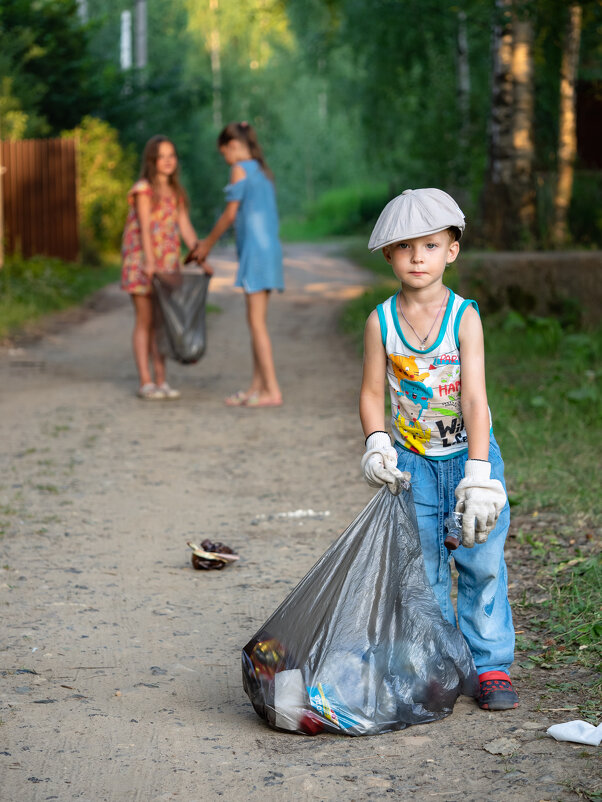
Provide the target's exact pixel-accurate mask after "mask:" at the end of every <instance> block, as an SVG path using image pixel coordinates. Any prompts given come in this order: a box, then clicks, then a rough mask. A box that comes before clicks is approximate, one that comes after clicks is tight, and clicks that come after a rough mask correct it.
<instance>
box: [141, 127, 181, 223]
mask: <svg viewBox="0 0 602 802" xmlns="http://www.w3.org/2000/svg"><path fill="white" fill-rule="evenodd" d="M163 142H168V143H169V144H170V145H171V146H172V147H173V149H174V152H175V154H176V159H177V160H178V161H177V166H176V169H175V170H174V172H173V173H172V175H170V176H169V179H168V183H169V186H170V187H171V188H172V189H173V191H174V193H175V196H176V199H177V201H178V203H183V204H184V206H185V207H186V208H188V195H187V194H186V190H185V189H184V187H183V186H182V184H181V183H180V159H179V157H178V151H177V148H176V146H175V144H174V143H173V142H172V141H171V139H169V137H166V136H163V134H156V135H155V136H151V138H150V139H149V140H148V142H147V143H146V145H145V146H144V152H143V153H142V164H141V165H140V178H146V180H147V181H148V182H149V184H150V185H151V187H152V188H153V191H154V189H155V179H156V177H157V159H158V158H159V146H160V145H161V144H162V143H163Z"/></svg>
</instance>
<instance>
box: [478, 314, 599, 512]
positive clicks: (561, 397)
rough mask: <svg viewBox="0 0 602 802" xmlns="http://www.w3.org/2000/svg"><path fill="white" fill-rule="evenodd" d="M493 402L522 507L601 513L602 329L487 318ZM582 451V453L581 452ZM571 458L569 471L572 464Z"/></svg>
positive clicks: (542, 320)
mask: <svg viewBox="0 0 602 802" xmlns="http://www.w3.org/2000/svg"><path fill="white" fill-rule="evenodd" d="M485 343H486V352H487V379H488V395H489V403H490V406H491V410H492V415H493V420H494V427H495V431H496V436H497V438H498V440H499V441H500V444H501V445H502V451H503V454H504V458H505V460H506V462H507V464H508V465H509V466H510V468H509V471H508V475H509V489H510V492H511V493H512V494H513V495H515V496H516V497H517V499H519V500H520V510H521V511H523V512H528V511H531V510H537V509H541V508H542V507H545V508H549V509H554V510H557V511H559V512H562V513H563V514H565V515H568V516H582V517H583V516H584V517H585V518H586V519H592V520H593V519H594V518H595V517H596V516H597V515H599V514H600V512H601V509H600V499H599V492H598V488H597V487H596V486H595V483H594V477H595V475H596V465H597V464H598V461H599V454H600V451H601V449H602V435H601V428H600V421H601V419H602V405H601V401H602V371H600V369H599V367H596V366H599V365H600V357H601V355H602V331H600V330H598V331H595V332H573V333H570V332H567V331H566V330H563V329H562V328H561V327H560V324H559V323H558V321H557V320H556V319H553V318H537V317H528V318H523V317H522V316H520V315H519V314H518V313H515V312H514V313H512V312H511V313H510V314H509V315H508V317H507V318H505V319H504V320H502V321H501V322H498V321H495V320H493V319H492V320H491V321H489V320H485ZM577 455H578V456H577ZM567 465H570V466H571V468H570V471H567V467H566V466H567Z"/></svg>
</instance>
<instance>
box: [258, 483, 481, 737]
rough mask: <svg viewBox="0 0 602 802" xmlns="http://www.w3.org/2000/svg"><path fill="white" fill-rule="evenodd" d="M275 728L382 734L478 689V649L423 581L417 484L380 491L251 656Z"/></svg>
mask: <svg viewBox="0 0 602 802" xmlns="http://www.w3.org/2000/svg"><path fill="white" fill-rule="evenodd" d="M242 674H243V685H244V688H245V691H246V693H247V694H248V696H249V698H250V699H251V702H252V703H253V707H254V708H255V710H256V712H257V713H258V714H259V715H260V716H261V717H262V718H264V719H266V721H267V722H268V724H270V725H271V726H272V727H274V728H276V729H281V730H289V731H292V732H299V733H305V734H312V735H313V734H315V733H317V732H321V731H324V730H325V731H328V732H336V733H342V734H345V735H375V734H377V733H382V732H389V731H391V730H401V729H404V728H405V727H408V726H410V725H411V724H422V723H425V722H428V721H436V720H438V719H441V718H444V717H445V716H447V715H449V714H450V713H451V712H452V709H453V706H454V703H455V701H456V699H457V698H458V696H459V695H460V694H461V693H463V694H466V695H468V696H476V695H477V694H478V678H477V673H476V669H475V666H474V662H473V659H472V655H471V653H470V650H469V648H468V645H467V643H466V641H465V640H464V637H463V635H462V633H461V632H460V630H458V629H456V628H455V627H454V626H453V625H452V624H450V623H449V622H448V621H446V620H445V619H444V618H443V616H442V614H441V611H440V610H439V606H438V604H437V601H436V599H435V596H434V594H433V591H432V590H431V587H430V585H429V583H428V579H427V577H426V571H425V567H424V560H423V557H422V550H421V547H420V540H419V537H418V527H417V523H416V513H415V510H414V501H413V497H412V492H411V490H402V491H401V493H400V495H399V496H394V495H392V494H391V493H390V492H389V490H388V489H387V488H386V487H383V488H382V490H380V491H379V492H378V493H377V494H376V495H375V496H374V498H373V499H372V501H371V502H370V503H369V504H368V505H367V506H366V507H365V509H364V510H363V511H362V512H361V513H360V514H359V516H358V517H357V518H356V519H355V521H354V522H353V523H352V524H351V526H349V528H348V529H347V530H346V531H345V532H344V533H343V534H342V535H341V536H340V538H339V539H338V540H337V541H336V542H335V543H334V544H333V545H332V546H331V547H330V549H328V551H327V552H326V553H325V554H324V555H323V556H322V557H321V558H320V560H318V562H317V563H316V564H315V565H314V567H313V568H312V569H311V570H310V571H309V573H308V574H307V575H306V576H305V578H304V579H302V580H301V582H300V583H299V584H298V585H297V587H296V588H295V589H294V590H293V591H292V592H291V594H290V595H289V596H288V597H287V598H286V599H285V600H284V602H283V603H282V604H281V605H280V607H279V608H278V609H277V610H276V612H275V613H273V615H272V616H271V617H270V618H269V619H268V620H267V621H266V622H265V624H264V625H263V626H262V627H261V629H260V630H259V631H258V632H257V633H256V635H255V636H254V637H253V638H252V639H251V640H250V641H249V643H247V645H246V646H245V647H244V649H243V652H242Z"/></svg>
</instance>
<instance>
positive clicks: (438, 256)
mask: <svg viewBox="0 0 602 802" xmlns="http://www.w3.org/2000/svg"><path fill="white" fill-rule="evenodd" d="M459 250H460V243H459V242H457V241H456V240H454V239H453V238H452V235H451V234H450V232H449V231H448V230H445V231H438V232H437V233H436V234H429V235H428V236H427V237H413V238H412V239H406V240H401V242H395V243H394V244H393V245H385V247H384V248H383V254H384V257H385V259H386V260H387V262H388V263H389V264H390V265H391V267H392V268H393V272H394V273H395V276H396V277H397V278H398V279H399V280H400V281H401V282H402V283H403V284H407V285H408V286H410V287H415V288H416V289H419V288H423V287H428V286H430V285H431V284H434V283H436V282H437V281H441V278H442V276H443V273H444V271H445V266H446V265H448V264H451V262H453V261H454V260H455V259H456V257H457V255H458V252H459Z"/></svg>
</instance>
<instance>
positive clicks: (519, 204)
mask: <svg viewBox="0 0 602 802" xmlns="http://www.w3.org/2000/svg"><path fill="white" fill-rule="evenodd" d="M512 77H513V82H514V115H513V118H512V146H513V150H514V153H513V158H514V187H515V190H514V191H515V204H516V211H517V213H518V222H519V227H520V229H521V233H522V236H523V238H526V239H527V240H529V239H531V238H532V235H533V230H534V226H535V186H534V183H533V157H534V151H533V106H534V98H533V26H532V24H531V22H530V21H525V20H515V22H514V44H513V48H512Z"/></svg>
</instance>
